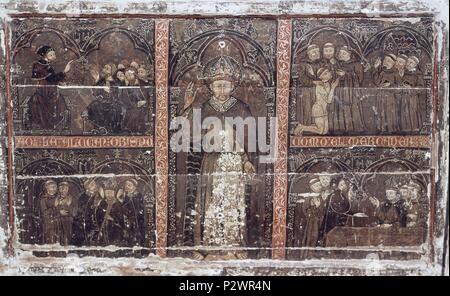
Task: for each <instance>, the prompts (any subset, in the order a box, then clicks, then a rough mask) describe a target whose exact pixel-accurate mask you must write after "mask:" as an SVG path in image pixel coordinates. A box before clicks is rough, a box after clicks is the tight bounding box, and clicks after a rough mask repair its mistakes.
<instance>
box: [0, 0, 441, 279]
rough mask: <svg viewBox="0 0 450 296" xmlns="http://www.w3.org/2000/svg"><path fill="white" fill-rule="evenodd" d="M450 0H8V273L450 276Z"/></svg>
mask: <svg viewBox="0 0 450 296" xmlns="http://www.w3.org/2000/svg"><path fill="white" fill-rule="evenodd" d="M444 6H446V7H448V2H446V1H438V0H435V1H406V2H402V3H396V2H394V1H392V2H391V1H339V0H336V1H327V2H321V1H240V2H233V1H223V2H219V1H216V2H214V1H196V2H195V3H193V2H189V1H14V0H11V1H4V0H2V1H0V16H1V19H2V22H1V24H0V28H1V31H0V41H1V47H0V67H1V70H2V71H1V72H0V73H1V77H0V85H1V92H0V134H1V137H2V141H1V143H0V145H1V146H0V148H1V149H0V201H1V204H0V213H1V215H0V274H82V275H91V274H119V275H120V274H124V275H135V274H143V275H202V274H208V275H209V274H212V275H238V274H239V275H249V274H254V275H310V274H317V275H342V274H355V275H410V274H411V275H412V274H420V275H425V274H427V275H441V274H447V275H448V260H449V259H448V107H449V106H448V104H449V101H448V12H447V9H445V10H444V9H442V7H444ZM221 98H222V99H221ZM195 110H200V111H201V112H202V115H201V118H200V119H204V118H206V117H208V116H214V117H215V118H218V119H219V121H220V122H224V121H223V120H224V118H225V117H229V116H231V117H236V116H240V117H251V118H256V117H261V118H264V121H263V123H266V124H269V123H270V120H269V119H270V118H271V117H275V118H276V122H277V127H276V129H275V130H274V137H275V138H276V141H277V145H275V146H274V149H275V150H274V153H275V154H274V156H275V157H274V158H273V159H274V161H273V162H268V163H267V162H264V161H263V160H264V156H266V155H265V153H262V152H261V151H251V148H250V147H249V145H248V143H249V142H248V143H245V144H244V146H245V147H244V149H243V151H244V152H242V151H239V153H229V152H225V151H223V150H221V151H220V152H217V151H216V152H207V151H206V150H203V152H201V153H198V152H195V151H194V152H183V151H182V152H174V151H173V150H171V148H172V145H173V143H171V142H170V139H171V137H172V136H174V135H177V133H176V131H177V130H176V127H175V128H174V127H170V128H169V125H170V122H171V121H172V120H173V119H174V118H175V117H177V116H181V117H182V118H185V119H186V120H187V121H188V122H190V123H192V124H194V122H195V112H196V111H195ZM193 118H194V119H193ZM267 126H268V125H266V127H261V126H257V129H256V127H255V131H254V132H253V134H258V137H262V138H266V140H267V141H268V142H270V140H271V134H270V131H269V129H268V128H267ZM218 134H220V135H221V137H223V138H221V141H223V139H227V138H226V137H227V134H226V133H223V132H221V133H218ZM251 136H252V133H249V134H247V135H246V138H245V139H248V138H250V137H251ZM200 137H206V136H205V135H204V134H203V135H200ZM194 142H195V140H194Z"/></svg>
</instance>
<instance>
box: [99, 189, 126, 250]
mask: <svg viewBox="0 0 450 296" xmlns="http://www.w3.org/2000/svg"><path fill="white" fill-rule="evenodd" d="M121 194H123V190H118V188H117V182H116V181H115V180H107V181H105V183H104V186H103V187H102V190H101V191H100V195H101V196H102V199H101V201H100V202H99V204H98V206H97V207H96V208H95V218H96V224H97V225H98V226H99V232H98V237H97V243H98V244H100V245H103V246H107V245H115V246H122V245H124V232H125V231H126V229H125V223H124V216H123V209H122V205H121V203H120V199H119V198H120V197H121Z"/></svg>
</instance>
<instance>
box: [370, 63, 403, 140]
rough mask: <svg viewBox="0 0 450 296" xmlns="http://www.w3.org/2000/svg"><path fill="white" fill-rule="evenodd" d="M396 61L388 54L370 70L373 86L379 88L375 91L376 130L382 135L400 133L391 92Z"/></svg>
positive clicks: (393, 94)
mask: <svg viewBox="0 0 450 296" xmlns="http://www.w3.org/2000/svg"><path fill="white" fill-rule="evenodd" d="M396 60H397V57H396V56H395V55H394V54H388V55H386V56H385V57H384V59H383V62H381V59H377V60H376V61H375V63H374V67H373V69H372V75H373V79H374V83H375V86H377V87H379V88H380V89H378V90H377V103H376V112H377V116H378V124H377V126H378V130H379V131H380V132H381V133H384V134H386V133H395V132H399V131H400V120H399V112H398V104H397V102H396V96H395V92H394V91H393V88H395V87H396V83H397V71H396V69H395V68H394V66H395V63H396ZM381 63H382V65H381Z"/></svg>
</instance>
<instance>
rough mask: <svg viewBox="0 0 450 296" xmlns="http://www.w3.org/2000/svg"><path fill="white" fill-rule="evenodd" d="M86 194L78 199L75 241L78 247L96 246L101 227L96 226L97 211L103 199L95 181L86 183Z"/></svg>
mask: <svg viewBox="0 0 450 296" xmlns="http://www.w3.org/2000/svg"><path fill="white" fill-rule="evenodd" d="M83 185H84V189H85V190H84V192H83V193H82V194H80V196H79V197H78V207H77V213H76V216H75V218H74V225H73V228H74V229H73V231H74V239H73V242H74V244H75V245H77V246H82V245H88V246H89V245H91V244H95V241H94V240H95V239H96V238H97V236H98V231H99V228H100V226H99V225H97V224H96V216H95V213H96V209H97V207H98V205H99V204H100V202H101V201H102V197H101V196H100V186H99V184H98V183H97V181H96V180H95V179H88V180H86V181H85V182H84V184H83Z"/></svg>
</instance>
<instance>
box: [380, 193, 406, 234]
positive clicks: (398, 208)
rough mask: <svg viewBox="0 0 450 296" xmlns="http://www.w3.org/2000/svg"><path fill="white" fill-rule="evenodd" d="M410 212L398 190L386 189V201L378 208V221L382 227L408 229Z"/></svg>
mask: <svg viewBox="0 0 450 296" xmlns="http://www.w3.org/2000/svg"><path fill="white" fill-rule="evenodd" d="M407 215H408V210H407V207H406V203H405V200H404V199H401V198H400V195H399V193H398V192H397V188H394V187H388V188H386V201H385V202H384V203H382V204H381V205H380V207H379V208H378V215H377V216H378V220H379V224H381V225H382V226H395V227H406V221H407Z"/></svg>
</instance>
